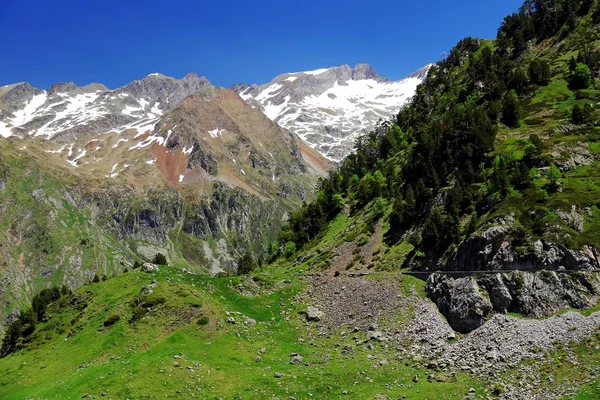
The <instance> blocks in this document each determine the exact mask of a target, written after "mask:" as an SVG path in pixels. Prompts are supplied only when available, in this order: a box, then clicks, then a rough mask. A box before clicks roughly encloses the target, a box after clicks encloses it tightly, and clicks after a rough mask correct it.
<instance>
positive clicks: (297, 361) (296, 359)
mask: <svg viewBox="0 0 600 400" xmlns="http://www.w3.org/2000/svg"><path fill="white" fill-rule="evenodd" d="M302 361H304V359H303V358H302V356H301V355H299V354H296V355H294V356H292V359H291V360H290V364H300V363H301V362H302Z"/></svg>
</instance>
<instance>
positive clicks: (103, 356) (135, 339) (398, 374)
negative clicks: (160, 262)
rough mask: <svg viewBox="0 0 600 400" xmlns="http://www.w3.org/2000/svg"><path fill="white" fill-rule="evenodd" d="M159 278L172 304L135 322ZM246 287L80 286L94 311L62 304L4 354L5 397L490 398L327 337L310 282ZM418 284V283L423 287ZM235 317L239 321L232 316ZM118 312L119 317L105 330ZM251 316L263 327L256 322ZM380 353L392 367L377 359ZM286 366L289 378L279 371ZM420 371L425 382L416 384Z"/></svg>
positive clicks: (168, 278)
mask: <svg viewBox="0 0 600 400" xmlns="http://www.w3.org/2000/svg"><path fill="white" fill-rule="evenodd" d="M154 279H156V281H157V284H156V287H155V288H154V294H153V295H156V296H162V297H164V299H165V302H164V303H163V304H159V305H157V306H155V307H154V308H153V309H152V310H151V311H149V312H148V314H147V315H146V317H145V318H144V319H142V320H141V321H138V322H136V323H134V324H129V323H128V320H129V316H130V314H131V312H132V311H131V307H130V306H129V304H130V303H131V301H132V300H133V299H135V298H137V297H138V296H139V294H140V290H141V288H142V287H143V286H145V285H148V284H150V282H152V281H153V280H154ZM243 283H244V280H243V279H241V278H209V277H201V276H193V275H187V274H182V273H181V272H179V271H177V270H174V269H170V268H163V269H161V271H160V272H158V273H156V274H152V275H149V274H144V273H142V272H137V271H136V272H130V273H127V274H123V275H121V276H119V277H115V278H111V279H108V280H107V281H105V282H100V283H97V284H92V285H88V286H85V287H83V288H81V289H80V290H79V291H78V292H77V295H78V296H83V297H85V299H86V303H87V305H86V307H85V308H83V309H81V308H76V307H73V306H71V305H69V304H66V305H63V306H62V307H59V306H58V305H57V304H54V305H52V306H50V308H49V314H50V318H49V320H48V322H47V323H45V324H43V325H41V326H39V327H38V329H37V330H36V332H35V333H34V338H33V340H32V341H31V342H30V343H29V345H28V347H27V348H26V349H23V350H20V351H18V352H16V353H14V354H12V355H10V356H8V357H6V358H4V359H0V398H3V399H13V398H14V399H17V398H24V397H28V398H32V397H34V398H48V399H53V398H55V399H75V398H81V397H82V396H84V395H89V396H93V397H96V396H100V395H102V394H104V395H105V396H107V397H108V398H141V399H144V398H158V397H164V396H169V397H171V396H177V397H179V398H192V397H199V398H219V397H224V398H232V399H238V398H239V399H255V398H271V397H280V398H289V397H291V396H293V397H296V398H310V397H313V398H338V397H339V396H341V395H342V392H343V391H347V392H348V395H349V396H351V397H354V398H374V397H375V396H377V395H378V394H385V395H387V396H395V397H398V396H400V395H403V394H404V395H408V396H409V398H414V399H445V398H448V396H459V397H460V396H464V395H465V394H466V393H467V392H468V389H469V388H470V387H475V388H477V389H478V393H480V394H483V385H482V384H481V383H478V382H477V381H476V380H475V379H474V378H472V377H470V376H467V375H463V374H460V373H459V374H458V375H456V376H455V377H446V378H443V377H440V378H439V381H437V380H435V379H434V380H432V381H431V382H430V381H428V380H427V376H426V375H427V374H426V372H425V371H424V370H422V369H418V368H415V367H412V366H407V365H405V364H404V363H403V362H401V361H400V360H399V359H398V358H397V352H396V351H395V350H394V349H393V348H392V347H390V346H386V345H380V344H377V345H375V347H374V348H372V349H369V348H367V347H366V346H356V344H355V343H354V341H352V340H351V339H350V338H347V339H343V338H342V337H340V336H339V333H337V332H334V334H333V335H332V336H331V337H326V336H319V335H317V331H316V329H315V328H314V327H312V326H305V325H304V323H303V319H302V316H301V315H300V314H299V311H301V310H302V308H303V307H304V305H303V304H301V303H299V302H294V301H293V299H294V297H295V296H296V295H297V294H298V293H299V292H300V291H301V290H302V289H303V285H302V284H301V283H300V282H299V281H296V282H290V283H289V284H287V285H284V286H283V287H281V288H280V289H277V290H265V291H264V293H263V294H261V295H260V296H256V297H247V296H243V295H241V294H240V293H238V291H237V290H235V288H236V287H237V286H238V285H239V284H243ZM406 285H407V288H406V290H409V288H413V287H414V286H415V285H417V286H419V285H422V283H418V282H416V281H415V282H412V281H411V282H407V283H406ZM199 304H201V306H200V307H199V306H198V305H199ZM190 310H193V311H194V312H196V313H198V315H203V316H209V322H208V324H206V325H200V324H198V323H197V320H198V319H199V318H194V319H193V320H191V321H189V322H186V321H185V320H182V316H185V315H187V313H189V312H190ZM227 313H229V316H230V317H233V318H235V320H236V323H235V324H229V323H227V322H225V319H226V318H228V315H227ZM237 313H241V314H243V316H242V315H240V314H237ZM112 315H119V316H120V318H119V320H118V321H117V322H116V323H114V325H112V326H110V327H108V328H106V327H104V321H106V319H107V318H108V317H110V316H112ZM246 318H252V319H254V320H256V321H257V322H258V324H257V325H255V326H253V325H246V324H244V320H245V319H246ZM72 331H73V332H75V333H74V334H71V335H69V332H72ZM356 335H359V336H360V335H362V333H358V334H356ZM344 340H345V343H346V344H352V345H353V346H354V347H355V348H356V351H355V353H354V354H353V355H350V356H348V355H342V354H341V350H340V349H341V347H339V346H340V345H343V344H344V343H343V341H344ZM336 342H338V343H340V345H336ZM261 349H264V351H261ZM291 353H299V354H301V355H302V356H303V357H304V362H305V363H306V365H305V364H304V363H302V364H290V354H291ZM369 354H371V355H373V356H374V357H375V360H383V359H385V360H388V362H389V365H386V366H379V365H378V364H377V361H369V360H368V359H367V355H369ZM257 356H258V357H260V361H256V360H255V359H256V357H257ZM174 363H178V364H179V365H176V364H174ZM371 364H372V365H371ZM275 372H278V373H281V374H283V376H282V377H281V378H275V377H274V374H275ZM414 376H419V377H420V378H421V379H419V381H418V382H417V383H413V382H412V379H413V377H414Z"/></svg>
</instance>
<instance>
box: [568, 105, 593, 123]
mask: <svg viewBox="0 0 600 400" xmlns="http://www.w3.org/2000/svg"><path fill="white" fill-rule="evenodd" d="M593 111H594V109H593V108H592V106H591V105H590V104H586V105H584V106H583V107H579V105H578V104H575V106H573V112H572V114H571V122H573V123H574V124H575V125H584V124H589V123H591V122H592V113H593Z"/></svg>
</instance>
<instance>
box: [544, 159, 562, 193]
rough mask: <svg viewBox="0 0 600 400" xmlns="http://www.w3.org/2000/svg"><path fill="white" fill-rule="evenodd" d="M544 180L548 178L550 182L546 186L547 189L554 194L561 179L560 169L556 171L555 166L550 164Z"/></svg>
mask: <svg viewBox="0 0 600 400" xmlns="http://www.w3.org/2000/svg"><path fill="white" fill-rule="evenodd" d="M546 178H548V180H549V181H550V182H549V184H548V189H550V191H552V192H556V191H557V190H558V188H559V187H560V183H559V179H560V178H562V174H561V173H560V169H558V167H557V166H556V165H554V164H552V165H551V166H550V168H549V169H548V172H547V173H546Z"/></svg>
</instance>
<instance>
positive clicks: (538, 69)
mask: <svg viewBox="0 0 600 400" xmlns="http://www.w3.org/2000/svg"><path fill="white" fill-rule="evenodd" d="M550 78H551V72H550V65H549V64H548V63H547V62H546V61H544V60H537V59H534V60H533V61H531V63H530V64H529V79H530V80H531V83H532V84H533V85H539V86H545V85H547V84H548V83H549V82H550Z"/></svg>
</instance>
